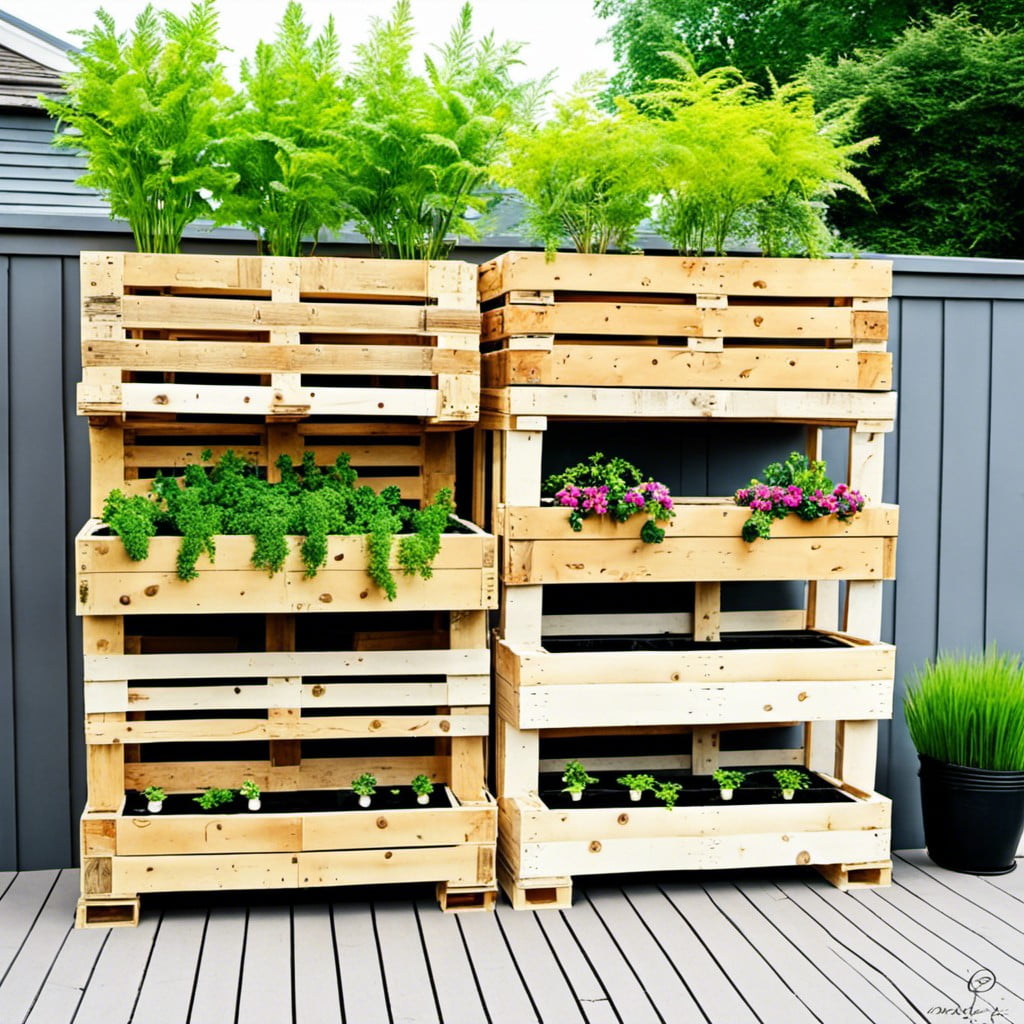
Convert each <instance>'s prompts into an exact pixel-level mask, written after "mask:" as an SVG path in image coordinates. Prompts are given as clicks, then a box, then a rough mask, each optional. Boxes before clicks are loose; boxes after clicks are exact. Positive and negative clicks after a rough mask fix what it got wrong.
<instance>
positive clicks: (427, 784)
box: [411, 775, 434, 804]
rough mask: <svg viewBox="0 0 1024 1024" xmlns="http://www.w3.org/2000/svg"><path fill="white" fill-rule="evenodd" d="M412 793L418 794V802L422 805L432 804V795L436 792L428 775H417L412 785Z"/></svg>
mask: <svg viewBox="0 0 1024 1024" xmlns="http://www.w3.org/2000/svg"><path fill="white" fill-rule="evenodd" d="M411 786H412V791H413V792H414V793H415V794H416V802H417V803H420V804H426V803H430V794H431V793H433V792H434V784H433V783H432V782H431V781H430V779H428V778H427V777H426V775H417V776H416V778H415V779H413V780H412V783H411Z"/></svg>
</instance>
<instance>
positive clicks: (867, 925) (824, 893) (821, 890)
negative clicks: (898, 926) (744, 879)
mask: <svg viewBox="0 0 1024 1024" xmlns="http://www.w3.org/2000/svg"><path fill="white" fill-rule="evenodd" d="M779 888H780V890H781V891H782V892H784V893H785V894H786V895H787V896H789V897H790V899H792V900H793V901H794V902H795V903H797V904H798V905H799V906H800V907H802V908H804V909H806V910H807V912H808V913H809V914H810V915H811V916H812V917H813V918H814V919H815V920H816V921H818V922H819V923H820V924H821V925H822V927H824V928H826V929H827V930H828V931H829V932H830V933H831V934H832V935H833V936H834V937H835V939H836V941H837V942H840V943H842V945H843V946H845V947H846V948H847V949H848V950H849V951H850V953H851V954H853V955H854V956H856V957H857V958H858V959H860V960H861V962H862V963H863V964H865V965H867V966H869V967H873V968H874V969H876V970H877V971H878V972H879V973H880V974H881V975H882V976H883V977H885V978H888V979H889V980H890V982H891V983H892V984H893V985H894V986H895V987H896V989H897V990H898V991H899V992H900V993H901V994H902V995H903V997H904V998H905V999H906V1000H907V1002H909V1003H910V1005H911V1006H913V1007H914V1008H915V1009H916V1010H917V1011H918V1013H919V1014H920V1013H926V1012H927V1010H928V1008H930V1007H932V1006H940V1005H950V1004H951V1003H952V1002H954V989H956V988H957V987H958V986H957V985H952V986H951V985H949V984H948V982H949V980H950V979H949V976H948V975H947V976H946V977H945V978H941V979H940V980H937V979H936V973H937V972H936V967H935V964H934V962H933V961H931V959H930V958H928V957H924V958H922V957H921V956H920V955H919V951H917V950H915V949H914V947H913V946H911V945H910V943H908V942H904V941H903V939H902V937H901V936H900V935H899V934H898V933H895V932H894V931H893V930H892V929H891V928H888V927H886V926H885V925H884V924H883V923H882V922H880V921H879V920H878V918H877V917H876V916H875V915H874V914H872V913H871V911H870V910H868V909H866V908H865V907H864V906H863V905H862V904H861V903H860V902H858V900H857V897H856V895H855V894H853V893H841V892H838V891H837V890H835V889H831V888H830V887H829V886H828V884H827V883H826V882H824V881H821V882H805V881H792V880H783V881H780V882H779ZM833 894H834V895H833ZM834 896H839V897H840V900H835V899H834ZM956 994H958V993H956ZM922 1007H923V1008H924V1009H923V1010H922Z"/></svg>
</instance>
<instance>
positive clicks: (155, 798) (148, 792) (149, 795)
mask: <svg viewBox="0 0 1024 1024" xmlns="http://www.w3.org/2000/svg"><path fill="white" fill-rule="evenodd" d="M142 795H143V796H144V797H145V798H146V799H147V800H148V801H149V802H150V803H151V804H162V803H163V802H164V801H165V800H166V799H167V794H166V793H165V792H164V791H163V790H162V789H161V788H160V787H159V786H147V787H146V788H145V789H144V790H143V791H142Z"/></svg>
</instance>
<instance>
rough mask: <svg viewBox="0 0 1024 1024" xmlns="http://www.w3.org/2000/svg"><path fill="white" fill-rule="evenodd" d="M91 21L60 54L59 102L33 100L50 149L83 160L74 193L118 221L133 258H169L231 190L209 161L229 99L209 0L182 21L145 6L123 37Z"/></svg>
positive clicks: (226, 176)
mask: <svg viewBox="0 0 1024 1024" xmlns="http://www.w3.org/2000/svg"><path fill="white" fill-rule="evenodd" d="M96 18H97V24H96V25H94V26H93V27H92V28H91V29H88V30H87V31H82V32H79V33H78V34H79V35H81V36H82V38H83V43H82V47H81V49H79V50H77V51H72V52H71V53H70V54H69V56H70V58H71V60H72V62H73V63H74V65H75V68H74V70H73V71H71V72H69V73H68V74H67V75H66V76H65V79H64V84H65V87H66V90H67V95H66V96H65V97H63V98H61V99H52V100H51V99H44V100H43V102H44V105H45V107H46V109H47V111H48V112H49V113H50V114H51V115H52V116H53V117H55V118H57V119H58V122H59V123H58V131H57V135H56V137H55V140H54V142H55V144H56V145H58V146H62V147H65V148H70V149H80V150H83V151H84V152H85V155H86V166H87V171H86V173H85V174H84V175H82V176H81V177H80V178H79V179H78V181H79V183H80V184H82V185H85V186H87V187H90V188H95V189H97V190H98V191H99V192H100V193H102V194H103V196H104V197H105V198H106V200H107V201H108V202H109V204H110V213H111V216H112V217H121V218H124V219H125V220H127V221H128V223H129V225H130V226H131V229H132V233H133V235H134V236H135V244H136V246H137V247H138V249H139V250H140V251H142V252H177V251H178V248H179V245H180V241H181V234H182V231H183V230H184V229H185V227H186V226H187V225H188V224H190V223H192V222H193V221H194V220H197V219H199V218H201V217H207V216H209V215H210V214H211V212H212V206H211V203H210V198H211V197H212V198H214V199H216V198H217V197H219V196H221V195H222V194H224V193H225V192H226V191H227V190H228V189H229V188H230V187H231V185H232V184H233V182H234V180H235V174H234V172H233V171H231V170H230V169H227V168H224V167H220V166H216V165H215V164H214V161H213V159H212V144H213V142H214V140H215V139H216V138H217V137H218V134H219V130H220V128H219V118H220V112H221V110H222V106H223V104H224V102H225V100H226V99H227V97H229V96H230V94H231V89H230V86H229V85H228V84H227V82H226V81H225V78H224V72H223V68H222V67H221V65H220V64H219V63H218V62H217V57H218V54H219V53H220V51H221V50H222V49H223V47H222V46H221V44H220V42H219V41H218V39H217V15H216V11H215V9H214V4H213V0H197V2H196V3H193V5H192V7H191V9H190V10H189V13H188V14H187V15H186V16H185V17H179V16H177V15H175V14H172V13H170V12H168V11H161V12H159V13H157V12H156V11H154V9H153V7H152V6H151V5H148V4H147V5H146V7H145V8H144V9H143V10H142V11H141V12H140V13H139V15H138V17H136V19H135V23H134V27H133V29H132V31H131V32H130V33H128V34H124V33H118V31H117V28H116V25H115V23H114V19H113V18H112V17H111V16H110V15H109V14H108V13H107V12H106V11H104V10H102V9H100V10H99V11H97V12H96ZM65 126H66V127H67V128H70V129H71V132H66V131H62V130H61V129H62V128H64V127H65Z"/></svg>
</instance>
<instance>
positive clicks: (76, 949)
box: [26, 869, 109, 1024]
mask: <svg viewBox="0 0 1024 1024" xmlns="http://www.w3.org/2000/svg"><path fill="white" fill-rule="evenodd" d="M69 872H70V874H71V875H72V876H73V878H74V887H75V890H76V891H77V889H78V872H77V871H72V870H70V869H69ZM74 907H75V900H74V899H72V900H71V903H70V905H69V907H68V908H67V909H68V913H69V914H73V913H74ZM108 934H109V932H108V930H107V929H104V928H79V929H72V930H71V931H70V932H69V933H68V936H67V938H66V939H65V940H64V945H63V946H61V949H60V952H59V953H58V954H57V958H56V960H54V962H53V966H52V968H51V969H50V973H49V974H48V975H47V977H46V981H45V983H44V984H43V987H42V989H40V991H39V996H38V998H37V999H36V1003H35V1005H34V1006H33V1007H32V1012H31V1013H30V1014H29V1015H28V1017H27V1018H26V1024H68V1022H70V1021H71V1020H72V1019H73V1018H74V1016H75V1013H76V1011H77V1010H78V1004H79V1003H80V1002H81V1001H82V994H83V993H84V992H85V989H86V986H87V985H88V984H89V979H90V978H91V977H92V972H93V970H94V968H95V966H96V960H97V958H98V957H99V955H100V952H101V951H102V949H103V945H104V943H105V942H106V941H107V936H108Z"/></svg>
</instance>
